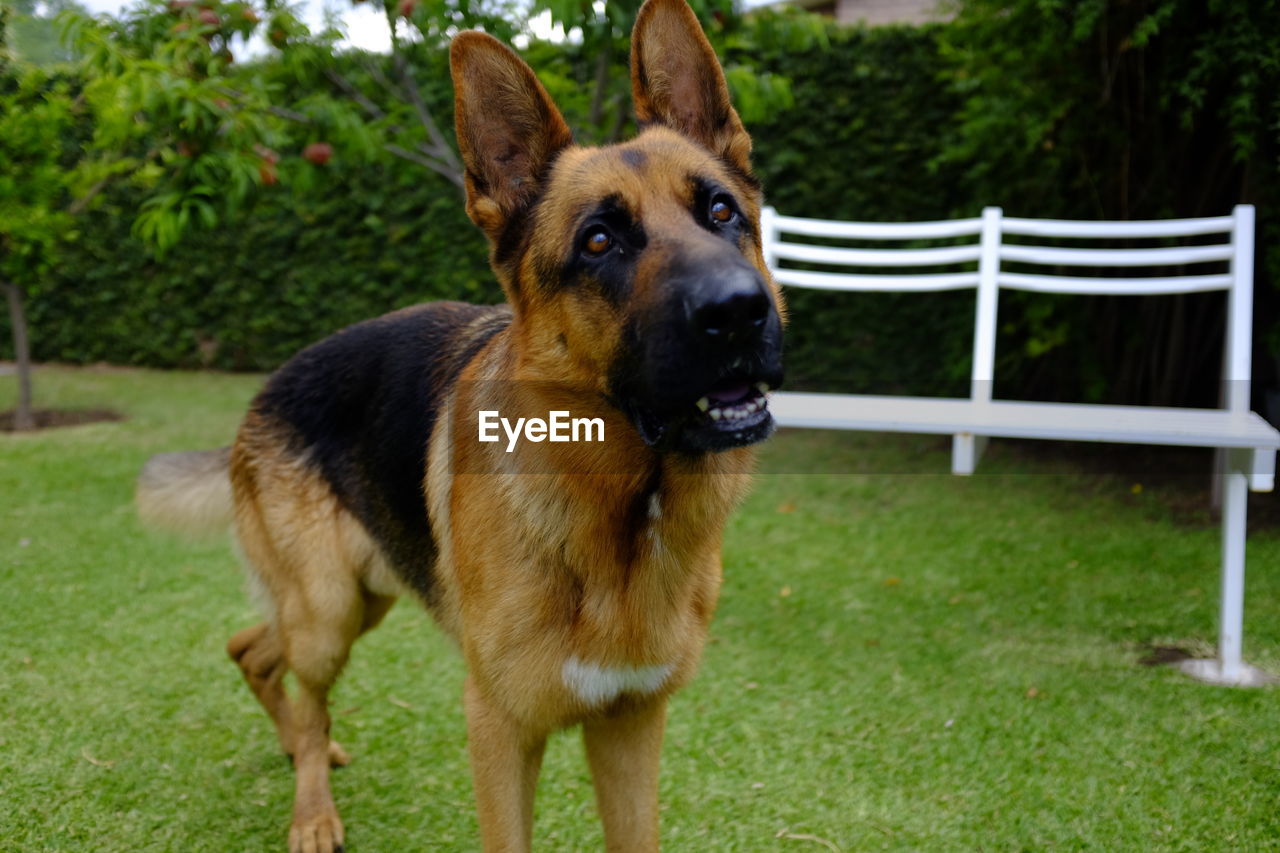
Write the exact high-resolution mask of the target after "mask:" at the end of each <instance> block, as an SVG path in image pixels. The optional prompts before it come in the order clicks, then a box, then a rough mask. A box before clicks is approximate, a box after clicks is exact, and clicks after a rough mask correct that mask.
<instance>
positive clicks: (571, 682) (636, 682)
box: [560, 657, 674, 705]
mask: <svg viewBox="0 0 1280 853" xmlns="http://www.w3.org/2000/svg"><path fill="white" fill-rule="evenodd" d="M673 668H674V667H672V665H671V664H669V663H664V664H661V665H659V666H600V665H599V664H595V663H584V662H582V661H580V660H578V659H577V658H576V657H571V658H569V659H568V660H567V661H565V662H564V666H563V667H562V668H561V669H560V677H561V679H562V680H563V681H564V686H565V687H567V688H569V691H570V692H571V693H573V695H575V696H577V697H578V698H579V699H581V700H582V701H583V702H585V703H586V704H588V705H603V704H605V703H607V702H612V701H613V700H614V699H617V698H618V697H619V696H621V695H622V694H623V693H640V694H646V693H654V692H656V691H657V690H658V689H660V688H661V687H662V685H663V684H665V683H666V681H667V679H668V678H669V677H670V676H671V670H672V669H673Z"/></svg>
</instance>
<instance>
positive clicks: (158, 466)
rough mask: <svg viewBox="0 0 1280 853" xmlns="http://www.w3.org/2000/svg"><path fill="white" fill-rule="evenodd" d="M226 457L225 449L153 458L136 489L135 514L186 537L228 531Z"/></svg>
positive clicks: (146, 522)
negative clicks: (136, 507)
mask: <svg viewBox="0 0 1280 853" xmlns="http://www.w3.org/2000/svg"><path fill="white" fill-rule="evenodd" d="M230 456H231V448H229V447H223V448H220V449H218V450H194V451H189V452H185V453H161V454H160V455H158V456H152V457H151V458H150V459H148V460H147V464H146V465H144V466H143V467H142V473H141V474H139V475H138V485H137V489H136V491H135V493H134V499H135V501H136V502H137V505H138V515H139V517H141V518H142V521H143V522H144V523H145V524H147V525H150V526H154V527H159V528H162V529H165V530H171V531H174V532H177V533H183V534H186V535H188V536H211V535H213V534H217V533H225V532H227V530H228V529H229V528H230V526H231V520H232V511H233V510H232V501H231V477H230V474H229V471H228V460H229V459H230Z"/></svg>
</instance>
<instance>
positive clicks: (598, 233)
mask: <svg viewBox="0 0 1280 853" xmlns="http://www.w3.org/2000/svg"><path fill="white" fill-rule="evenodd" d="M612 245H613V238H612V237H611V236H609V232H608V231H605V230H604V229H603V228H597V229H595V230H594V231H592V232H591V233H590V234H588V235H587V239H586V242H584V243H583V244H582V248H583V249H584V250H585V251H586V253H587V254H588V255H603V254H604V253H605V252H607V251H609V247H610V246H612Z"/></svg>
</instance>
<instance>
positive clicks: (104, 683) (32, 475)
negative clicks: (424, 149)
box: [0, 368, 1280, 853]
mask: <svg viewBox="0 0 1280 853" xmlns="http://www.w3.org/2000/svg"><path fill="white" fill-rule="evenodd" d="M260 381H261V380H260V378H258V377H252V376H227V375H213V374H189V373H160V372H146V371H135V370H115V369H103V370H71V369H56V368H44V369H41V370H40V371H39V373H38V375H37V397H38V400H37V402H38V404H39V405H42V406H80V407H91V406H110V407H114V408H116V409H118V410H120V411H122V412H124V413H125V414H127V416H128V420H127V421H125V422H121V423H107V424H96V425H87V426H80V427H70V428H65V429H60V430H49V431H45V432H43V433H39V434H31V435H19V436H14V435H0V495H3V498H2V500H3V512H0V590H2V592H0V595H2V598H0V850H3V851H10V850H12V851H28V850H32V851H39V850H76V851H141V850H148V851H150V850H155V851H162V850H163V851H168V850H181V851H203V850H209V851H220V853H225V851H264V850H283V849H284V842H285V837H286V829H287V825H288V819H289V810H290V803H291V799H292V773H291V770H290V768H289V765H288V763H287V761H286V760H285V759H284V758H283V757H282V756H281V755H280V754H279V752H278V750H277V747H276V743H275V739H274V735H273V734H272V731H271V729H270V726H269V724H268V722H267V719H266V716H265V715H264V714H263V713H262V712H261V711H260V709H259V708H258V706H257V704H256V703H255V701H254V700H253V699H252V697H251V696H250V694H249V691H248V690H247V689H246V688H245V686H244V685H243V683H242V682H241V681H240V677H239V673H238V672H237V670H236V669H235V667H234V666H233V665H232V664H231V663H230V662H229V661H228V660H227V659H226V657H225V655H224V653H223V644H224V643H225V641H226V639H227V637H228V636H229V635H230V634H231V633H233V632H234V631H235V630H237V629H238V628H241V627H243V626H245V625H247V624H250V623H251V622H252V621H254V620H255V612H254V610H253V608H252V607H251V605H250V604H249V603H248V600H247V598H246V597H245V595H244V594H243V584H242V580H241V576H240V572H239V570H238V568H237V566H236V563H235V561H234V560H233V558H232V556H231V554H230V552H229V550H228V549H227V548H226V547H225V546H223V545H220V544H204V545H190V544H185V543H181V542H177V541H174V540H171V539H167V538H165V537H163V536H160V535H154V534H150V533H147V532H144V531H143V530H142V529H140V527H139V525H138V523H137V521H136V520H135V518H134V516H133V512H132V507H131V503H130V501H131V489H132V480H133V477H134V475H135V473H136V472H137V470H138V468H139V467H140V466H141V464H142V462H143V460H144V459H145V458H146V457H147V456H149V455H150V454H152V453H156V452H160V451H167V450H175V449H183V448H199V447H213V446H218V445H221V444H226V443H227V442H228V441H229V440H230V439H231V437H232V434H233V431H234V429H235V426H236V423H237V421H238V419H239V416H240V413H241V411H242V408H243V406H244V404H245V403H246V402H247V400H248V399H249V397H250V396H251V395H252V393H253V392H254V390H255V389H256V387H257V386H258V384H259V382H260ZM13 394H14V382H13V378H12V377H11V376H5V377H0V409H3V408H7V407H8V406H10V405H12V399H13ZM947 470H948V457H947V445H946V443H945V442H941V441H939V440H936V439H925V438H916V437H910V436H874V435H862V434H816V433H805V432H793V433H784V434H781V435H780V436H779V437H778V438H776V439H775V440H773V441H772V442H770V443H769V444H768V445H767V448H766V449H765V451H764V453H763V460H762V475H761V476H760V477H759V478H758V481H757V484H756V489H755V492H754V494H753V496H752V497H751V498H750V500H749V501H748V502H747V503H746V505H745V506H744V507H743V508H742V509H741V510H740V511H739V512H738V513H737V515H736V516H735V517H734V519H733V521H732V523H731V525H730V529H729V530H728V532H727V535H726V537H725V554H724V563H725V587H724V592H723V596H722V598H721V605H720V611H719V613H718V615H717V618H716V621H715V623H714V625H713V628H712V634H713V636H712V642H711V645H710V646H709V647H708V650H707V654H706V657H705V660H704V663H703V667H702V672H701V674H700V675H699V677H698V678H697V679H696V680H695V681H694V683H693V684H692V685H691V686H690V687H689V688H687V689H686V690H685V691H683V692H682V693H680V694H678V695H677V697H676V698H675V700H674V701H673V703H672V706H671V715H670V724H669V734H668V738H667V742H666V748H665V753H664V763H663V776H662V805H663V842H664V846H665V849H667V850H668V851H730V850H732V851H761V850H764V851H767V850H780V851H797V853H804V851H807V850H811V851H815V853H820V851H823V850H841V851H856V850H859V851H860V850H880V849H887V850H921V851H934V850H963V851H968V850H986V851H993V850H1086V849H1087V850H1099V851H1130V850H1132V851H1148V850H1186V851H1204V850H1230V851H1236V850H1263V849H1280V694H1278V693H1277V692H1276V689H1274V688H1271V689H1264V690H1232V689H1224V688H1214V687H1208V686H1205V685H1201V684H1198V683H1195V682H1192V681H1190V680H1188V679H1186V678H1185V677H1183V676H1181V675H1179V674H1177V673H1176V672H1174V671H1172V670H1169V669H1167V668H1163V667H1155V668H1152V667H1143V666H1140V665H1138V660H1139V658H1140V657H1142V656H1143V654H1144V649H1145V648H1146V647H1148V646H1149V645H1151V644H1157V645H1180V646H1184V647H1198V648H1200V649H1202V650H1208V649H1210V648H1211V644H1212V643H1213V641H1214V637H1215V634H1216V624H1217V615H1216V608H1217V577H1218V547H1219V545H1218V532H1217V528H1216V527H1215V526H1214V525H1213V524H1212V523H1210V522H1208V521H1207V520H1205V519H1200V520H1196V519H1192V521H1191V522H1188V521H1187V519H1186V518H1185V516H1186V515H1187V514H1186V513H1185V512H1175V511H1173V510H1170V509H1169V508H1168V506H1169V503H1168V501H1166V500H1165V498H1166V497H1167V496H1166V495H1165V494H1163V492H1162V489H1163V488H1165V487H1161V486H1159V485H1152V484H1146V488H1145V489H1144V490H1143V491H1142V492H1141V493H1140V494H1139V493H1135V491H1136V490H1135V489H1133V488H1132V486H1133V483H1132V482H1131V480H1132V478H1129V479H1125V478H1119V477H1100V476H1096V475H1082V474H1077V473H1072V472H1071V469H1070V467H1069V464H1068V462H1064V461H1062V458H1061V457H1058V458H1056V459H1054V458H1049V459H1041V458H1039V457H1031V456H1028V455H1026V454H1024V453H1021V452H1020V451H1019V450H1018V449H1017V448H1009V447H1008V446H1006V445H1001V444H999V443H996V444H994V445H993V447H992V449H991V450H990V451H989V453H988V459H987V460H985V461H984V464H983V467H982V469H981V473H980V474H979V475H978V476H975V477H971V478H957V477H952V476H950V475H949V474H946V473H944V472H946V471H947ZM803 471H808V472H817V471H822V472H828V473H785V472H803ZM780 472H781V473H780ZM1174 497H1176V496H1174ZM1193 515H1194V514H1193ZM1248 559H1249V570H1250V575H1249V579H1248V598H1247V602H1246V636H1245V654H1246V658H1247V659H1248V660H1249V661H1251V662H1252V663H1255V664H1259V665H1262V666H1264V667H1266V668H1268V669H1270V670H1272V671H1275V672H1280V571H1277V570H1278V569H1280V531H1277V530H1276V529H1275V528H1274V527H1273V528H1271V529H1266V528H1264V529H1261V530H1257V531H1255V532H1254V533H1253V534H1252V535H1251V538H1250V541H1249V554H1248ZM462 678H463V672H462V667H461V665H460V661H459V657H458V655H457V654H456V652H454V651H453V650H452V648H451V647H450V646H449V645H448V644H447V643H446V642H445V641H444V640H442V639H441V637H440V635H439V633H438V632H437V631H436V630H435V629H434V628H433V626H432V625H431V624H430V622H429V620H428V619H427V617H426V616H425V615H424V614H423V613H422V612H421V611H419V610H418V609H416V608H415V607H414V606H413V605H412V604H411V603H409V602H403V603H401V605H400V606H398V607H397V608H396V609H395V610H393V611H392V614H391V616H390V617H388V620H387V622H386V624H385V625H384V626H383V627H382V628H380V629H379V630H378V631H376V632H374V633H373V634H371V635H370V636H369V637H368V638H366V639H365V640H363V641H362V642H361V643H360V644H358V645H357V647H356V651H355V654H354V657H353V660H352V662H351V664H350V666H349V667H348V670H347V672H346V675H345V677H344V678H343V679H342V680H341V681H340V682H339V685H338V688H337V689H336V691H335V695H334V706H333V710H334V735H335V737H336V738H337V739H338V740H340V741H341V742H342V743H343V744H344V745H345V746H346V747H347V748H348V750H349V751H350V752H351V753H352V754H353V755H354V757H355V761H354V762H353V764H352V765H351V766H350V767H348V768H346V769H343V770H341V771H339V772H337V773H335V774H334V792H335V796H336V798H337V801H338V805H339V809H340V811H341V813H342V816H343V818H344V820H345V822H346V825H347V828H348V842H349V844H348V850H350V851H351V853H362V851H363V853H371V851H402V850H441V851H455V850H456V851H464V850H475V849H476V846H477V845H476V840H475V839H476V827H475V819H474V817H473V814H472V807H471V784H470V777H469V774H468V770H467V763H466V744H465V736H464V723H463V718H462V711H461V705H460V700H459V694H460V689H461V684H462ZM537 810H538V814H537V824H536V828H535V846H536V847H537V849H539V850H545V851H578V850H601V849H603V844H602V838H601V833H600V830H599V826H598V823H597V822H596V820H595V818H594V813H593V806H592V802H591V786H590V781H589V778H588V776H587V774H586V769H585V762H584V759H583V757H582V754H581V747H580V744H579V741H578V738H577V737H576V736H575V735H573V734H564V735H561V736H559V737H557V738H556V739H554V740H553V742H552V744H551V747H550V748H549V750H548V755H547V762H546V767H545V771H544V775H543V781H542V785H541V787H540V789H539V797H538V805H537Z"/></svg>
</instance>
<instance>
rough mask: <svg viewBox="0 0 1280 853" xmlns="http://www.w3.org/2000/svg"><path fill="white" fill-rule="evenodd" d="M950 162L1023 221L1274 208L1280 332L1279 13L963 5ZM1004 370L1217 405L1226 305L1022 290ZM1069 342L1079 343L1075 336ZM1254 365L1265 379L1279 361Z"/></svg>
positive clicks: (1031, 1) (1090, 1) (1259, 6)
mask: <svg viewBox="0 0 1280 853" xmlns="http://www.w3.org/2000/svg"><path fill="white" fill-rule="evenodd" d="M955 6H956V9H957V11H958V15H957V17H956V19H955V21H954V22H953V23H952V24H950V25H949V26H947V27H944V28H942V29H940V30H939V34H940V45H941V48H942V52H943V55H944V56H945V57H946V58H947V59H948V61H949V63H950V64H951V66H952V68H953V70H952V71H951V72H950V81H951V86H952V88H953V90H954V91H955V93H956V94H957V95H958V96H959V97H960V98H962V99H963V101H962V106H961V108H960V109H959V111H958V112H957V119H958V121H957V122H956V123H955V124H954V125H953V127H952V128H951V129H950V131H949V132H948V133H947V134H946V142H945V146H944V148H943V149H942V151H941V154H940V156H939V158H938V160H937V162H938V163H941V164H943V165H945V166H947V167H950V168H952V169H953V170H955V173H956V174H957V176H958V178H959V179H960V182H961V189H960V192H961V193H962V195H963V196H965V197H968V198H974V199H981V200H982V201H983V202H984V203H987V204H998V205H1001V206H1003V207H1004V208H1005V209H1006V212H1008V213H1010V214H1012V215H1018V216H1058V217H1068V218H1076V217H1078V218H1086V219H1154V218H1163V217H1192V216H1209V215H1222V214H1224V213H1226V212H1228V211H1229V210H1230V209H1231V207H1232V205H1234V204H1237V203H1240V202H1252V203H1256V204H1257V205H1258V206H1259V210H1260V216H1259V234H1258V241H1257V242H1258V245H1259V246H1260V247H1261V248H1262V251H1261V252H1260V257H1259V263H1258V265H1257V267H1258V271H1259V277H1258V286H1257V288H1256V307H1255V312H1254V317H1255V324H1256V325H1255V332H1254V336H1255V340H1259V341H1262V340H1267V339H1271V340H1278V339H1280V332H1278V331H1277V326H1280V291H1277V287H1280V278H1277V276H1276V272H1277V271H1280V217H1276V216H1275V211H1277V210H1280V15H1277V14H1276V10H1275V4H1274V3H1272V2H1267V0H1211V2H1207V3H1206V2H1199V0H1139V2H1118V0H1082V2H1062V0H1050V2H1046V0H963V2H959V3H957V4H955ZM1006 301H1007V303H1008V304H1007V305H1006V304H1004V302H1002V306H1001V310H1002V312H1005V313H1006V314H1007V316H1008V318H1009V320H1010V321H1011V322H1010V323H1007V324H1006V328H1007V331H1008V334H1007V335H1006V337H1005V340H1003V341H1002V342H1001V345H1000V352H1001V354H1002V355H1001V364H1000V365H998V368H997V373H998V374H1003V375H1004V376H1005V377H1006V378H1007V379H1008V380H1009V383H1010V384H1011V385H1012V386H1014V387H1018V388H1020V389H1021V390H1022V393H1027V394H1031V395H1035V396H1066V397H1074V398H1076V399H1096V400H1099V401H1114V402H1128V401H1142V402H1148V403H1149V402H1164V403H1169V404H1174V403H1177V404H1183V405H1186V404H1195V405H1206V406H1213V405H1216V404H1217V382H1216V374H1217V372H1218V364H1220V361H1219V358H1220V355H1219V354H1220V346H1221V344H1220V339H1221V329H1222V328H1223V325H1224V322H1223V302H1222V300H1221V299H1220V298H1216V297H1210V298H1207V299H1206V298H1205V297H1202V296H1187V297H1171V298H1168V299H1148V300H1142V301H1140V302H1138V303H1135V302H1134V301H1132V300H1124V299H1120V298H1108V299H1092V300H1090V299H1080V298H1074V299H1060V298H1055V297H1043V296H1030V295H1025V294H1015V295H1012V296H1011V297H1010V298H1009V299H1008V300H1006ZM1064 332H1065V333H1064ZM1267 361H1268V360H1266V359H1259V358H1255V365H1256V366H1257V369H1259V370H1260V372H1261V376H1260V378H1261V379H1263V382H1262V383H1257V384H1258V385H1262V384H1265V382H1267V381H1271V382H1273V383H1274V382H1276V381H1277V379H1278V377H1275V376H1272V377H1270V378H1268V376H1267V374H1268V373H1269V372H1271V371H1270V365H1269V364H1268V363H1267Z"/></svg>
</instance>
